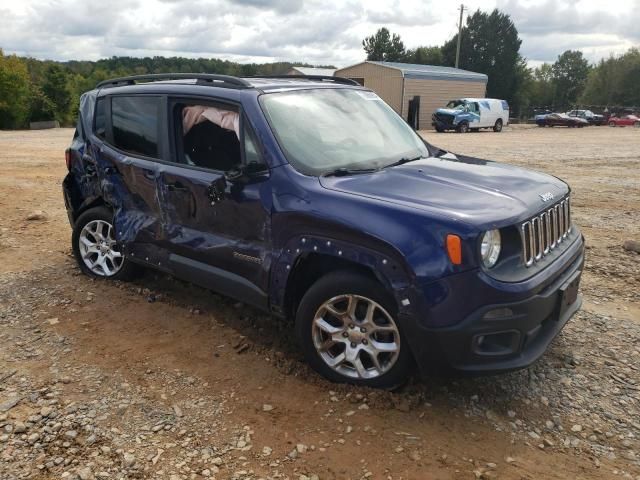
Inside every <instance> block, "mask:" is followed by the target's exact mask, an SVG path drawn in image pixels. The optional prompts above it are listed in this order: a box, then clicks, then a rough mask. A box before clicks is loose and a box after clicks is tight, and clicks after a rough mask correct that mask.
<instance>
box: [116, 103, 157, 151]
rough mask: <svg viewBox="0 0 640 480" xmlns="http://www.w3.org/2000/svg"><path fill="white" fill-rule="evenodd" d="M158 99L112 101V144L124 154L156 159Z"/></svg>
mask: <svg viewBox="0 0 640 480" xmlns="http://www.w3.org/2000/svg"><path fill="white" fill-rule="evenodd" d="M159 113H160V97H146V96H145V97H142V96H140V97H125V96H122V97H121V96H117V97H113V98H112V99H111V127H112V129H113V143H114V145H115V146H116V147H117V148H119V149H121V150H124V151H126V152H131V153H136V154H139V155H144V156H145V157H157V156H158V117H159Z"/></svg>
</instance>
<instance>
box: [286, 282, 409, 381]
mask: <svg viewBox="0 0 640 480" xmlns="http://www.w3.org/2000/svg"><path fill="white" fill-rule="evenodd" d="M296 331H297V334H298V338H299V341H300V345H301V346H302V350H303V353H304V356H305V358H306V360H307V362H308V363H309V365H310V366H311V367H312V368H313V369H314V370H315V371H316V372H318V373H319V374H321V375H322V376H324V377H326V378H327V379H329V380H331V381H333V382H338V383H352V384H355V385H363V386H368V387H373V388H384V389H393V388H397V387H399V386H401V385H402V384H404V383H405V382H406V381H407V379H408V376H409V373H410V370H411V365H412V357H411V353H410V351H409V345H408V342H407V340H406V338H405V334H404V332H403V330H402V326H401V324H400V323H399V321H398V320H397V308H396V306H395V301H394V299H393V297H392V296H391V295H390V294H389V292H387V290H386V289H385V288H384V287H382V285H380V284H379V283H378V282H376V281H375V280H373V279H371V278H369V277H367V276H365V275H362V274H359V273H355V272H350V271H338V272H333V273H329V274H327V275H325V276H324V277H322V278H321V279H320V280H318V281H317V282H316V283H315V284H314V285H312V286H311V288H310V289H309V290H308V291H307V293H306V294H305V295H304V297H303V298H302V301H301V302H300V305H299V307H298V310H297V314H296Z"/></svg>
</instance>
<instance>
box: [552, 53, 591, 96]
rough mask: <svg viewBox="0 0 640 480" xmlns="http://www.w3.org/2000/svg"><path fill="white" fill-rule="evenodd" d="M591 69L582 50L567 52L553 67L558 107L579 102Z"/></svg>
mask: <svg viewBox="0 0 640 480" xmlns="http://www.w3.org/2000/svg"><path fill="white" fill-rule="evenodd" d="M590 68H591V67H590V66H589V62H588V61H587V59H586V58H584V56H583V55H582V52H581V51H580V50H567V51H566V52H564V53H563V54H562V55H560V56H559V57H558V60H556V61H555V63H554V64H553V65H552V66H551V72H552V75H553V84H554V88H555V97H554V103H555V104H556V105H561V106H570V105H574V104H575V103H576V102H577V101H578V97H579V96H580V95H581V94H582V92H583V90H584V87H585V85H586V83H587V77H588V75H589V70H590Z"/></svg>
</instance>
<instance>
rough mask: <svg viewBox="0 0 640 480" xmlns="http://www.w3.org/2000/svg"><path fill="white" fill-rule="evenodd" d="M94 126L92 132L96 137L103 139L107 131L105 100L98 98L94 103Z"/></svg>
mask: <svg viewBox="0 0 640 480" xmlns="http://www.w3.org/2000/svg"><path fill="white" fill-rule="evenodd" d="M94 116H95V125H94V128H93V132H94V133H95V134H96V136H98V137H100V138H102V139H104V138H105V135H106V131H107V117H106V103H105V98H104V97H102V98H99V99H98V101H97V102H96V111H95V113H94Z"/></svg>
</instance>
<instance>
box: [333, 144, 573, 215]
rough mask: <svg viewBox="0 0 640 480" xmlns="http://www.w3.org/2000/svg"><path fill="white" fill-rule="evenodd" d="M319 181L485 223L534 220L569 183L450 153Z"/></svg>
mask: <svg viewBox="0 0 640 480" xmlns="http://www.w3.org/2000/svg"><path fill="white" fill-rule="evenodd" d="M320 183H321V185H322V186H323V187H324V188H327V189H329V190H335V191H339V192H343V193H347V194H352V195H359V196H363V197H369V198H374V199H377V200H381V201H386V202H392V203H396V204H400V205H403V206H406V207H411V208H417V209H421V210H425V211H427V212H430V213H431V214H433V215H436V216H446V217H448V218H451V219H455V220H458V221H461V222H464V223H467V224H469V225H475V226H479V225H482V226H484V227H487V226H488V225H492V226H495V227H500V226H505V225H509V224H512V223H514V222H517V221H521V220H524V219H526V218H529V217H530V216H533V215H534V214H536V213H538V212H539V211H541V210H542V209H543V208H544V207H545V206H548V205H551V204H553V203H554V202H556V201H558V200H560V199H561V198H562V197H563V196H564V195H566V194H567V193H568V192H569V187H568V185H567V184H566V183H564V182H563V181H562V180H559V179H558V178H556V177H553V176H551V175H547V174H544V173H539V172H535V171H531V170H526V169H523V168H520V167H516V166H513V165H508V164H504V163H498V162H492V161H487V160H480V159H476V158H471V157H464V156H456V155H453V154H450V153H448V154H446V155H444V156H441V157H430V158H425V159H422V160H418V161H415V162H411V163H407V164H404V165H398V166H395V167H388V168H385V169H382V170H379V171H377V172H374V173H366V174H357V175H350V176H343V177H321V178H320ZM549 194H551V195H552V196H553V198H552V199H549ZM543 197H544V199H543ZM545 200H546V201H545Z"/></svg>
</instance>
